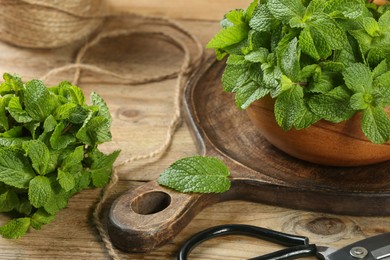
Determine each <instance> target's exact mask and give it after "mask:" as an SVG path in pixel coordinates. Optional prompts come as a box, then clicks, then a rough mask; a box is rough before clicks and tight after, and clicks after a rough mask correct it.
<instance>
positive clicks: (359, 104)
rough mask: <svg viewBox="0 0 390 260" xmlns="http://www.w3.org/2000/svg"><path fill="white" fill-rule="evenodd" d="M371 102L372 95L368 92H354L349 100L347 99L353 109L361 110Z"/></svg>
mask: <svg viewBox="0 0 390 260" xmlns="http://www.w3.org/2000/svg"><path fill="white" fill-rule="evenodd" d="M371 102H372V95H370V94H363V93H356V94H354V95H353V96H352V97H351V100H350V101H349V103H350V106H351V107H352V108H353V109H355V110H363V109H366V108H368V106H369V105H370V104H371Z"/></svg>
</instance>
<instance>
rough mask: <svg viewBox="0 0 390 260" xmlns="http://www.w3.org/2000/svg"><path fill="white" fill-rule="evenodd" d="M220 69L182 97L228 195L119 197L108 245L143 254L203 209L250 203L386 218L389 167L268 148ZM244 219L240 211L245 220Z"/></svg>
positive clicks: (208, 70) (213, 68)
mask: <svg viewBox="0 0 390 260" xmlns="http://www.w3.org/2000/svg"><path fill="white" fill-rule="evenodd" d="M224 67H225V65H224V63H223V62H211V65H210V64H209V65H208V66H207V67H205V68H204V69H203V71H202V72H201V73H198V74H197V76H195V77H193V78H192V80H191V81H190V84H189V85H188V86H187V88H186V90H185V95H184V109H185V111H186V114H187V123H188V124H189V126H190V129H191V130H192V134H193V136H194V138H195V140H196V143H197V147H198V151H199V153H200V154H202V155H208V156H214V157H218V158H220V159H222V160H223V161H224V162H225V163H226V164H227V165H228V167H229V168H230V171H231V181H232V187H231V189H230V190H229V191H228V192H226V193H222V194H183V193H179V192H175V191H172V190H169V189H166V188H163V187H160V186H159V185H158V184H157V183H156V182H155V181H152V182H149V183H147V184H145V185H143V186H141V187H139V188H138V189H136V190H132V191H129V192H128V193H125V194H123V195H122V196H121V197H119V198H118V199H117V200H116V201H115V203H114V204H113V206H112V208H111V211H110V217H109V223H108V231H109V234H110V237H111V240H112V242H113V243H114V244H115V245H116V246H117V247H119V248H121V249H123V250H126V251H132V252H145V251H150V250H152V249H153V248H155V247H157V246H160V245H163V244H165V243H167V242H168V241H170V240H171V239H172V238H173V237H174V236H175V235H176V234H177V233H178V232H180V231H181V230H182V229H183V228H184V227H185V226H186V224H188V222H189V221H190V220H191V219H192V218H193V217H194V216H195V215H196V214H197V213H198V212H200V211H201V210H202V209H203V208H204V207H207V206H209V205H212V204H214V203H217V202H221V201H226V200H249V201H255V202H261V203H269V204H273V205H278V206H282V207H290V208H296V209H304V210H312V211H321V212H327V213H336V214H350V215H367V216H385V215H390V161H389V162H386V163H381V164H376V165H372V166H364V167H330V166H321V165H316V164H311V163H307V162H304V161H302V160H299V159H295V158H292V157H290V156H288V155H287V154H285V153H283V152H281V151H279V150H278V149H276V148H275V147H273V146H272V145H271V144H270V143H269V142H268V141H267V140H265V139H264V138H263V137H262V136H261V135H260V134H259V133H258V131H257V130H256V128H255V127H254V126H253V125H252V123H251V122H250V121H249V119H248V117H247V115H246V112H245V111H240V110H238V109H237V108H236V107H235V104H234V97H233V96H232V95H231V94H230V93H224V92H223V91H222V86H221V76H222V73H223V70H224ZM243 214H245V212H244V213H243Z"/></svg>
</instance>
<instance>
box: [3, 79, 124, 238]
mask: <svg viewBox="0 0 390 260" xmlns="http://www.w3.org/2000/svg"><path fill="white" fill-rule="evenodd" d="M3 78H4V82H3V83H1V85H0V212H10V213H12V214H11V216H17V217H15V218H13V219H11V220H10V221H9V222H8V223H6V224H5V225H3V226H2V227H0V235H2V236H3V237H5V238H19V237H21V236H23V235H24V234H25V233H26V232H27V231H28V229H29V228H30V227H33V228H35V229H40V228H41V227H42V225H44V224H48V223H50V222H51V221H53V220H54V218H55V215H56V214H57V212H58V211H59V210H61V209H63V208H64V207H66V205H67V203H68V199H69V198H70V197H71V196H72V195H74V194H75V193H77V192H79V191H81V190H83V189H86V188H90V187H103V186H104V185H105V184H106V183H107V182H108V180H109V178H110V175H111V169H112V165H113V163H114V161H115V159H116V158H117V157H118V155H119V151H116V152H113V153H111V154H104V153H102V152H100V151H99V150H98V145H99V144H101V143H104V142H106V141H110V140H111V133H110V126H111V121H112V119H111V115H110V113H109V110H108V107H107V105H106V103H105V102H104V100H103V99H102V98H101V97H100V96H99V95H98V94H96V93H92V94H91V105H87V104H86V98H85V96H84V94H83V92H82V90H81V89H80V88H78V87H77V86H74V85H72V84H70V83H69V82H66V81H64V82H62V83H60V84H59V85H58V86H54V87H46V86H45V85H44V83H43V82H42V81H39V80H31V81H29V82H26V83H23V82H22V80H21V78H20V77H18V76H16V75H12V74H8V73H5V74H4V76H3Z"/></svg>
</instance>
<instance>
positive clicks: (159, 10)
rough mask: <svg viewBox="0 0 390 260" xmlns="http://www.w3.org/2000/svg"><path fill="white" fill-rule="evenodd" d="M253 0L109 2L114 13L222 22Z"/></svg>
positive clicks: (125, 0) (118, 0)
mask: <svg viewBox="0 0 390 260" xmlns="http://www.w3.org/2000/svg"><path fill="white" fill-rule="evenodd" d="M251 2H252V1H251V0H240V1H237V0H213V1H208V0H197V1H187V0H182V1H177V0H164V1H160V0H148V1H139V0H109V1H108V4H109V6H110V9H111V11H113V12H122V11H123V10H126V12H134V13H140V14H148V15H155V16H164V17H171V18H175V19H195V20H214V21H218V20H221V19H222V17H223V15H224V14H225V13H226V12H228V11H230V10H233V9H237V8H243V9H245V8H246V7H247V6H248V5H249V4H250V3H251Z"/></svg>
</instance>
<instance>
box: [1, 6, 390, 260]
mask: <svg viewBox="0 0 390 260" xmlns="http://www.w3.org/2000/svg"><path fill="white" fill-rule="evenodd" d="M146 2H149V3H151V2H150V1H136V0H132V1H129V0H110V3H111V4H112V5H114V6H115V8H116V9H115V10H120V11H127V12H134V11H136V12H141V11H142V13H143V14H148V13H150V14H158V13H160V14H163V15H164V16H168V17H173V18H177V16H179V15H180V17H182V18H183V19H184V20H180V21H179V22H180V23H181V24H182V25H183V26H184V27H186V28H187V29H189V30H190V31H191V32H192V33H194V34H195V35H197V36H198V38H199V39H200V40H201V41H202V43H204V44H206V43H207V41H208V40H209V39H210V38H211V37H212V36H213V35H214V34H215V33H216V31H217V30H218V29H219V24H218V22H217V20H219V19H220V16H221V15H222V14H221V13H220V12H219V11H218V13H213V12H214V11H212V9H211V8H202V10H199V9H198V12H194V11H195V10H192V9H191V8H190V7H192V6H193V5H194V4H195V5H196V4H197V3H195V2H197V1H182V0H169V1H168V2H169V3H171V7H172V5H174V3H178V4H181V5H183V4H184V3H185V4H187V5H186V6H185V7H186V10H190V11H188V12H187V13H183V12H181V11H180V10H179V9H178V8H175V9H172V11H171V10H170V7H167V6H166V4H165V3H166V2H167V1H153V3H154V5H150V6H149V9H142V10H141V9H140V8H139V5H140V4H145V3H146ZM198 2H202V3H204V6H208V5H214V3H216V4H215V5H218V6H219V7H220V8H221V10H222V8H223V9H224V10H228V9H230V8H235V7H238V6H239V5H241V4H242V5H243V6H245V5H246V3H247V2H249V1H233V0H229V1H225V0H218V1H207V2H205V1H203V0H202V1H198ZM244 2H246V3H245V4H244ZM172 8H173V7H172ZM173 10H175V11H173ZM214 10H215V9H214ZM179 11H180V12H179ZM175 13H176V14H175ZM174 15H176V17H175V16H174ZM198 17H201V18H198ZM123 41H124V42H123ZM118 44H120V45H126V39H124V40H122V42H121V43H120V41H118ZM134 44H135V43H134ZM126 46H127V47H128V48H129V49H128V51H129V52H131V50H132V46H133V44H131V45H129V44H127V45H126ZM113 47H114V49H113V50H112V51H114V52H113V54H114V55H117V54H115V49H116V48H115V44H113ZM120 48H123V46H119V47H118V49H120ZM75 49H77V46H67V47H65V48H61V49H55V50H29V49H19V48H15V47H13V46H10V45H6V44H3V43H1V44H0V61H1V63H0V71H1V72H5V71H8V72H15V73H18V74H20V75H21V76H23V78H25V79H31V78H37V77H40V76H42V75H44V74H45V73H46V72H47V71H48V70H50V69H51V68H53V67H57V66H60V65H65V64H68V63H70V62H72V61H73V58H74V52H75ZM133 50H135V49H133ZM117 56H118V55H117ZM119 56H120V55H119ZM133 57H134V55H133ZM121 58H122V59H123V61H122V63H126V64H127V65H128V66H131V65H130V64H131V63H132V62H134V61H133V60H127V59H128V58H127V56H123V57H121ZM172 58H175V57H174V56H172ZM178 58H179V57H178ZM91 59H92V57H91ZM140 60H141V61H142V58H140ZM145 62H146V61H145ZM150 63H151V61H150V60H148V64H150ZM174 64H176V63H170V62H168V63H166V67H169V69H175V66H174ZM171 66H172V67H171ZM129 69H130V68H129ZM62 79H69V80H70V79H71V75H68V74H63V75H59V76H58V77H56V78H53V79H52V81H53V82H52V83H53V84H54V83H57V82H58V81H59V80H62ZM104 80H105V79H104V78H102V77H101V76H99V75H93V74H92V75H90V74H83V77H82V82H81V84H80V86H81V87H82V88H83V89H85V90H86V91H88V92H90V91H92V90H95V91H96V92H98V93H102V95H103V97H104V99H105V100H106V101H107V102H108V105H109V107H110V110H111V113H112V114H113V116H114V127H113V129H112V131H113V142H111V143H110V144H107V145H105V147H104V149H105V150H106V151H110V150H114V149H118V148H120V149H122V153H121V155H120V156H121V157H120V158H119V160H118V161H119V162H120V161H122V160H124V159H126V158H128V156H130V155H134V154H140V153H145V152H149V151H152V150H154V149H155V148H156V147H158V146H159V145H160V144H161V143H162V142H163V140H164V138H165V129H166V127H167V125H168V122H169V119H170V113H171V112H172V111H173V108H172V103H171V101H172V92H173V84H174V82H172V81H167V82H164V83H161V84H148V85H143V86H137V87H130V86H124V85H117V84H116V85H113V84H109V83H102V82H103V81H104ZM194 154H197V150H196V146H195V144H194V142H193V140H192V138H191V135H190V132H189V130H188V127H187V126H186V125H185V124H183V126H182V127H181V128H180V129H179V132H178V133H177V134H176V136H175V139H174V143H173V145H172V147H171V148H170V150H169V152H168V153H167V154H166V155H165V156H164V157H162V158H161V159H160V160H158V161H142V162H141V161H140V162H135V163H133V164H130V165H128V166H126V167H124V168H121V170H120V177H121V181H120V183H119V185H118V186H117V187H116V188H115V190H113V191H112V199H111V200H110V201H109V203H108V204H107V209H108V208H109V206H110V205H111V203H112V201H113V199H115V198H117V197H118V196H119V195H120V194H122V193H123V192H126V191H127V190H134V189H135V188H136V187H138V186H140V185H142V184H144V181H149V180H153V179H156V178H157V177H158V175H159V174H160V173H161V172H162V171H163V170H164V169H165V168H166V167H168V166H169V165H170V164H171V163H173V162H174V161H175V160H177V159H179V158H182V157H185V156H190V155H194ZM99 193H100V190H99V189H95V190H87V191H83V192H81V193H79V194H77V195H76V196H75V197H73V198H72V199H71V200H70V203H69V205H68V207H67V208H66V209H64V210H62V211H61V212H60V213H59V214H58V216H57V218H56V220H55V221H54V222H53V223H50V224H49V225H47V226H44V227H43V229H42V230H39V231H36V230H31V232H30V233H29V234H27V236H26V237H24V238H22V239H20V240H6V239H3V238H0V259H7V260H8V259H9V260H14V259H15V260H24V259H28V260H29V259H32V260H35V259H37V260H39V259H48V260H52V259H86V260H89V259H94V260H105V259H110V257H109V256H108V254H107V253H106V250H105V248H104V246H103V243H102V241H101V239H100V237H99V236H98V235H97V232H96V230H95V227H94V225H93V223H92V215H91V212H92V210H93V208H94V205H95V203H96V201H97V199H98V196H99ZM360 206H361V207H364V206H365V205H360ZM243 213H244V214H243ZM6 219H7V216H6V215H3V214H2V215H0V224H2V223H4V222H5V220H6ZM227 223H245V224H253V225H258V226H263V227H267V228H272V229H276V230H280V231H284V232H292V233H295V234H300V235H307V236H309V237H310V238H311V240H312V242H313V243H318V244H321V245H328V246H332V247H341V246H344V245H347V244H349V243H352V242H355V241H357V240H359V239H362V238H364V237H366V236H370V235H374V234H379V233H382V232H389V231H390V230H389V227H390V218H389V217H352V216H343V215H333V214H325V213H313V212H310V211H300V210H291V209H286V208H282V207H276V206H270V205H266V204H259V203H252V202H243V201H229V202H222V203H220V204H216V205H213V206H211V207H209V208H206V209H204V210H203V211H201V212H200V213H199V214H198V215H197V216H196V217H195V218H194V219H193V220H192V221H191V222H190V223H189V224H188V226H186V228H184V229H183V230H182V231H181V232H180V233H179V234H178V236H176V237H175V238H174V239H173V240H172V241H171V242H169V243H168V244H166V245H165V246H163V247H161V248H158V249H156V250H154V251H153V252H150V253H148V254H128V253H124V252H121V251H118V254H119V256H120V258H121V259H140V260H141V259H150V260H154V259H168V260H173V259H175V253H176V250H177V249H178V247H179V246H180V245H181V244H182V243H183V242H184V240H185V239H187V238H188V237H189V236H190V235H192V234H194V233H196V232H198V231H201V230H203V229H205V228H208V227H211V226H215V225H220V224H227ZM340 223H342V224H340ZM340 227H341V228H340ZM275 249H276V246H274V245H273V244H269V243H265V242H261V241H258V240H254V239H250V238H237V237H224V238H219V239H217V240H213V241H209V242H207V243H205V244H202V245H201V246H200V247H199V248H197V249H196V250H195V251H194V252H193V253H192V254H191V256H192V259H202V260H213V259H214V260H215V259H227V260H238V259H245V258H249V257H254V256H257V255H259V254H264V253H266V252H270V251H273V250H275ZM307 259H314V258H307Z"/></svg>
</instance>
